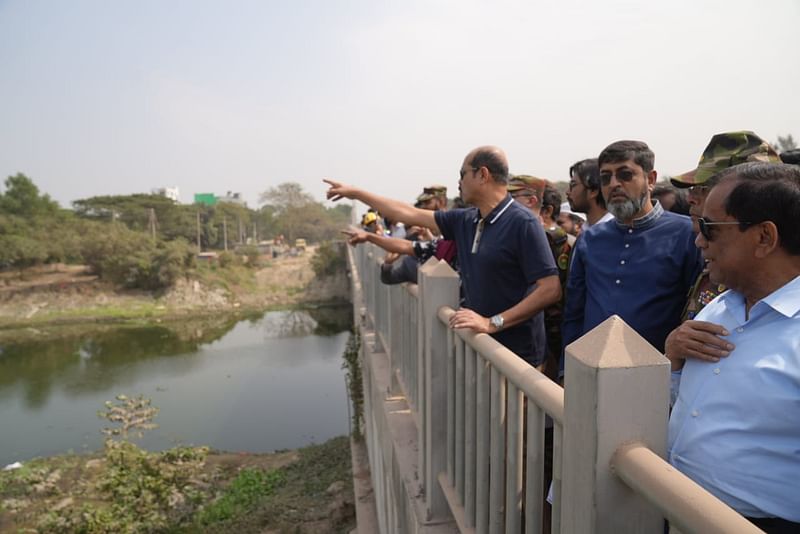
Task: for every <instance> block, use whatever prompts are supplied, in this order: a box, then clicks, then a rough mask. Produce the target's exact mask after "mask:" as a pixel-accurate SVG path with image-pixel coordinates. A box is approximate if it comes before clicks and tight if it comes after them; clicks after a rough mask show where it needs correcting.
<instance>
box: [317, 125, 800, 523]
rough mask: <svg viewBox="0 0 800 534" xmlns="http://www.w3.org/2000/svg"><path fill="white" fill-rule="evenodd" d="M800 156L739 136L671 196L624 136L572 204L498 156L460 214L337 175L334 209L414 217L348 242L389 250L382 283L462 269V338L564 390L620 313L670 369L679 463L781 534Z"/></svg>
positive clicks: (794, 423)
mask: <svg viewBox="0 0 800 534" xmlns="http://www.w3.org/2000/svg"><path fill="white" fill-rule="evenodd" d="M781 158H783V159H784V162H782V161H781ZM796 163H798V161H797V151H794V152H791V153H786V154H781V155H780V156H779V155H778V154H777V152H776V151H775V150H774V149H773V148H772V147H771V146H770V145H769V143H767V142H765V141H764V140H763V139H761V138H760V137H758V136H757V135H756V134H755V133H753V132H750V131H737V132H726V133H722V134H718V135H715V136H713V137H712V139H711V141H710V142H709V144H708V146H707V147H706V149H705V150H704V151H703V153H702V155H701V157H700V160H699V163H698V165H697V167H696V168H695V169H693V170H691V171H688V172H686V173H684V174H681V175H679V176H675V177H672V178H671V180H670V181H671V185H672V187H670V188H664V187H657V185H656V181H657V177H658V174H657V171H656V169H655V156H654V154H653V152H652V150H651V149H650V148H649V147H648V145H647V144H646V143H644V142H641V141H617V142H614V143H611V144H610V145H608V146H607V147H606V148H604V149H603V150H602V151H601V152H600V154H599V156H598V157H597V158H591V159H584V160H581V161H578V162H577V163H575V164H574V165H573V166H572V167H570V169H569V178H570V182H569V190H568V192H567V202H568V205H565V206H562V199H561V195H560V193H559V192H558V191H557V190H556V189H555V188H553V187H552V186H551V184H550V183H548V182H547V181H545V180H543V179H540V178H536V177H534V176H530V175H510V174H509V166H508V161H507V158H506V155H505V153H504V152H503V150H501V149H500V148H498V147H494V146H484V147H479V148H476V149H474V150H472V151H470V152H469V153H468V154H467V156H466V157H465V158H464V160H463V162H462V164H461V167H460V169H459V175H460V176H459V182H458V183H459V193H460V199H461V200H462V201H463V203H464V204H465V206H464V207H461V208H456V209H452V208H451V209H447V202H446V199H447V196H446V188H445V187H444V186H431V187H429V188H426V189H425V190H424V191H423V193H422V194H421V195H420V196H419V197H418V199H417V202H416V204H415V205H410V204H406V203H403V202H400V201H397V200H392V199H388V198H385V197H382V196H379V195H377V194H375V193H372V192H368V191H365V190H362V189H359V188H355V187H352V186H349V185H345V184H343V183H340V182H337V181H333V180H326V182H327V183H328V185H329V186H330V187H329V190H328V198H329V199H333V200H338V199H340V198H351V199H356V200H359V201H361V202H363V203H365V204H367V205H369V206H371V207H372V208H373V209H374V210H376V218H377V213H380V215H381V216H383V217H385V218H386V219H387V220H388V221H395V223H394V224H395V225H396V224H397V223H396V221H400V222H402V223H403V225H401V227H402V228H403V229H404V231H405V236H404V237H403V238H397V237H389V236H387V235H385V233H386V232H385V231H384V232H378V233H376V232H374V231H370V229H368V228H367V229H353V230H348V231H347V234H348V238H349V241H350V243H351V244H357V243H360V242H365V241H370V242H373V243H375V244H376V245H378V246H380V247H382V248H384V249H385V250H387V251H389V252H390V253H391V255H389V256H388V260H387V263H386V264H385V266H384V267H382V271H383V269H384V268H385V270H386V273H387V274H386V276H383V272H382V280H384V282H386V283H397V282H402V281H410V282H416V266H417V265H418V264H419V263H420V262H422V261H425V260H427V259H428V258H430V257H431V256H435V257H437V258H440V259H444V260H446V261H448V263H450V264H451V265H452V266H453V267H454V268H455V269H456V270H457V271H458V272H459V274H460V279H461V305H460V307H459V309H458V310H457V311H456V313H455V314H453V316H452V318H451V319H450V327H452V328H468V329H471V330H473V331H475V332H478V333H486V334H489V335H491V336H492V337H494V338H495V339H496V340H497V341H498V342H500V343H502V344H503V345H505V346H506V347H507V348H509V349H510V350H512V351H513V352H515V353H516V354H517V355H518V356H519V357H520V358H523V359H524V360H525V361H527V362H528V363H530V364H531V365H533V366H536V367H537V368H538V369H539V370H541V371H543V372H545V373H546V374H547V375H548V376H550V377H551V378H552V379H554V380H562V381H563V368H564V353H565V347H566V346H567V345H569V344H570V343H572V342H573V341H575V340H576V339H578V338H580V337H581V336H583V335H584V334H585V333H586V332H588V331H589V330H591V329H593V328H594V327H596V326H597V325H599V324H600V323H601V322H603V321H604V320H606V319H607V318H608V317H610V316H612V315H618V316H620V317H621V318H622V319H623V320H624V321H625V322H626V323H627V324H628V325H630V326H631V327H632V328H633V329H634V330H635V331H636V332H637V333H639V335H641V336H642V337H643V338H644V339H646V340H647V341H648V342H649V343H650V344H651V345H653V346H654V347H655V348H656V349H658V350H659V351H661V352H662V353H664V354H665V356H666V357H667V358H668V359H669V361H670V362H671V367H672V402H673V403H674V404H673V406H672V411H671V415H670V421H669V443H668V459H669V461H670V463H671V464H672V465H673V466H675V467H676V468H677V469H679V470H680V471H681V472H683V473H684V474H686V475H687V476H688V477H690V478H691V479H693V480H694V481H695V482H697V483H698V484H700V485H701V486H702V487H704V488H705V489H706V490H708V491H709V492H711V493H712V494H714V495H715V496H716V497H718V498H719V499H721V500H722V501H723V502H725V503H727V504H728V505H729V506H731V507H732V508H733V509H735V510H736V511H738V512H739V513H741V514H742V515H743V516H745V517H746V518H748V519H749V520H750V521H751V522H753V523H754V524H756V525H757V526H758V527H759V528H761V529H763V530H765V531H767V532H774V533H785V532H800V492H798V491H797V490H796V489H797V488H796V486H795V484H796V481H797V480H800V231H798V229H797V225H798V223H800V167H798V166H797V165H796ZM682 213H683V214H682ZM687 213H688V216H687V215H686V214H687ZM403 265H405V267H403ZM562 383H563V382H562ZM565 387H569V384H566V385H565Z"/></svg>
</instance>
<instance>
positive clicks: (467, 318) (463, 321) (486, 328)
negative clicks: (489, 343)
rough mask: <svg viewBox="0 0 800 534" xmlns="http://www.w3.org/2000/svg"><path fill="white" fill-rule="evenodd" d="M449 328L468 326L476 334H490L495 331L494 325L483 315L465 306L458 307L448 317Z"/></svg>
mask: <svg viewBox="0 0 800 534" xmlns="http://www.w3.org/2000/svg"><path fill="white" fill-rule="evenodd" d="M449 326H450V328H469V329H470V330H472V331H473V332H476V333H478V334H491V333H494V332H495V331H496V329H495V327H493V326H492V323H491V322H490V321H489V318H488V317H484V316H482V315H479V314H477V313H475V312H474V311H472V310H469V309H467V308H459V309H458V310H457V311H456V312H455V313H454V314H453V315H452V316H451V317H450V323H449Z"/></svg>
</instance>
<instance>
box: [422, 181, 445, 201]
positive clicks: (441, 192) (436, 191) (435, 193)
mask: <svg viewBox="0 0 800 534" xmlns="http://www.w3.org/2000/svg"><path fill="white" fill-rule="evenodd" d="M437 197H440V198H447V186H444V185H429V186H428V187H425V188H423V189H422V193H421V194H420V195H419V196H417V203H422V202H426V201H428V200H430V199H432V198H437Z"/></svg>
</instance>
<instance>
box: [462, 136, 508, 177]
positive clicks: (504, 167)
mask: <svg viewBox="0 0 800 534" xmlns="http://www.w3.org/2000/svg"><path fill="white" fill-rule="evenodd" d="M464 162H465V163H466V164H468V165H470V166H472V167H475V168H477V169H480V168H481V167H486V169H487V170H488V171H489V173H490V174H491V175H492V179H493V180H494V181H495V182H497V183H498V184H503V185H505V184H507V183H508V158H507V157H506V153H505V152H503V149H501V148H500V147H496V146H481V147H478V148H476V149H474V150H472V151H471V152H470V153H469V154H467V157H466V158H465V159H464Z"/></svg>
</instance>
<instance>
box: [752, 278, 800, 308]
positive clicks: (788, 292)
mask: <svg viewBox="0 0 800 534" xmlns="http://www.w3.org/2000/svg"><path fill="white" fill-rule="evenodd" d="M761 302H763V303H764V304H766V305H768V306H769V307H770V308H772V309H773V310H775V311H777V312H778V313H781V314H783V315H785V316H786V317H794V316H795V315H797V313H798V312H800V276H796V277H795V278H794V280H792V281H791V282H789V283H787V284H785V285H783V286H782V287H780V288H778V289H777V290H775V291H773V292H772V293H770V294H769V295H767V296H766V297H764V298H763V299H761Z"/></svg>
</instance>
